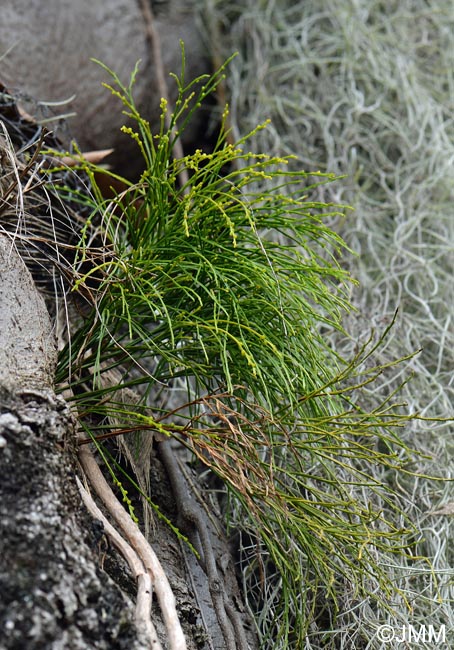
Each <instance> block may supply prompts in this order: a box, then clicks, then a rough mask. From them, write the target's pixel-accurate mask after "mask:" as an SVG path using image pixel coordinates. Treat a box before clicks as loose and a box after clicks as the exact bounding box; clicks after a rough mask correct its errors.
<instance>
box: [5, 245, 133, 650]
mask: <svg viewBox="0 0 454 650" xmlns="http://www.w3.org/2000/svg"><path fill="white" fill-rule="evenodd" d="M0 269H1V282H0V539H1V551H0V630H1V632H0V647H1V648H2V649H3V648H5V649H8V650H9V649H11V650H12V649H15V648H17V649H19V648H21V649H22V648H27V650H35V649H36V650H45V649H47V648H49V649H50V648H52V650H57V649H59V648H61V649H63V648H68V649H69V648H71V649H73V650H79V649H80V650H82V649H83V650H88V648H90V649H91V648H96V649H97V648H99V649H106V650H107V649H109V650H111V649H116V648H118V649H120V648H121V649H125V650H126V648H128V649H129V648H133V649H137V650H138V649H139V648H141V647H142V646H141V645H140V644H139V643H138V641H137V639H136V633H135V629H134V625H133V605H132V602H131V600H130V598H129V597H128V596H127V595H126V594H125V593H124V592H122V591H121V589H120V588H119V587H118V586H117V585H115V583H114V582H113V581H112V579H111V578H110V577H109V576H108V575H107V573H105V572H103V571H102V570H101V568H100V564H99V558H98V552H97V550H96V544H97V539H96V534H95V532H96V531H95V530H94V528H93V525H92V522H91V520H90V518H89V517H88V515H87V514H86V513H85V512H84V511H83V510H82V509H81V507H80V497H79V494H78V491H77V487H76V484H75V479H74V465H75V455H74V440H75V438H74V435H73V422H72V418H71V414H70V412H69V409H68V408H67V406H66V404H65V402H64V401H63V400H62V399H60V398H57V397H56V395H55V394H54V392H53V390H52V382H53V370H54V368H55V360H56V348H55V342H54V340H53V333H52V325H51V322H50V319H49V316H48V313H47V310H46V307H45V304H44V300H43V299H42V297H41V296H40V294H39V293H38V292H37V290H36V288H35V285H34V283H33V280H32V278H31V276H30V274H29V272H28V270H27V268H26V267H25V265H24V263H23V261H22V259H21V258H20V257H19V256H18V254H17V253H16V251H15V249H14V246H12V245H11V241H10V240H9V239H8V238H6V237H5V236H3V235H1V236H0Z"/></svg>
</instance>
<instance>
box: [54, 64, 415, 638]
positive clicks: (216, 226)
mask: <svg viewBox="0 0 454 650" xmlns="http://www.w3.org/2000/svg"><path fill="white" fill-rule="evenodd" d="M135 74H136V73H134V75H133V78H134V76H135ZM222 74H223V69H221V70H220V71H219V72H218V73H216V74H215V75H214V76H213V77H212V78H201V79H198V80H196V81H195V82H191V83H190V84H189V85H186V86H185V85H184V83H183V81H182V80H178V79H177V81H178V84H179V91H180V94H179V99H178V101H177V104H176V109H175V112H174V113H173V114H172V115H171V117H170V128H168V127H166V126H165V125H166V123H168V121H169V120H168V119H167V116H166V111H167V110H168V108H167V105H166V102H164V101H163V102H162V103H161V107H162V111H163V117H162V120H161V125H162V126H161V132H160V133H159V134H157V135H155V134H152V133H151V131H150V127H149V124H148V123H147V122H146V120H144V119H143V118H142V117H141V116H140V115H138V113H137V111H136V109H135V107H134V102H133V99H132V84H131V86H129V87H124V86H122V85H121V83H120V81H119V79H118V78H116V77H115V75H113V80H114V87H113V88H112V90H113V91H114V92H115V93H116V94H117V96H118V97H120V99H121V100H122V102H123V105H124V107H125V112H126V114H127V115H128V116H129V117H133V118H134V119H135V121H136V123H137V130H132V129H128V132H129V134H130V135H131V137H132V138H133V139H134V140H135V141H136V142H137V144H138V149H139V151H140V152H141V154H142V155H143V157H144V162H145V171H144V172H143V174H142V177H141V179H140V181H139V182H138V183H135V184H133V183H128V182H126V181H124V179H122V182H123V187H124V189H123V190H122V191H118V192H117V193H115V194H114V197H113V198H110V199H105V198H103V197H102V194H101V192H100V190H99V188H98V185H97V181H96V179H97V174H100V173H103V172H102V170H100V169H99V168H93V167H92V166H90V165H88V164H84V163H81V165H82V168H83V170H84V171H85V172H86V173H87V174H88V176H89V177H90V179H91V182H92V188H93V189H92V194H91V195H90V196H87V195H85V196H83V197H82V196H81V197H79V198H80V200H81V201H83V202H84V203H85V204H86V203H87V202H91V205H92V216H91V219H90V227H91V228H93V229H94V232H93V233H91V235H90V236H88V235H87V236H85V237H83V238H82V239H81V242H80V246H79V248H78V250H77V256H78V259H77V262H82V261H84V262H86V261H88V262H89V263H90V264H89V267H88V270H87V271H86V272H85V273H83V274H81V275H80V276H79V277H78V279H77V281H76V283H75V290H77V291H83V292H84V294H85V295H89V296H91V298H92V301H91V308H90V313H88V314H86V315H85V317H84V319H83V321H82V324H81V326H80V328H79V329H78V330H77V331H75V332H73V333H72V336H71V340H70V342H69V343H68V345H67V347H66V348H65V350H63V352H62V354H61V356H60V364H59V377H58V379H59V381H60V382H61V383H62V384H64V383H65V382H66V383H69V385H70V386H71V387H72V389H73V393H74V395H75V400H76V401H77V407H78V410H79V412H80V413H83V414H84V418H85V421H86V422H89V423H90V424H86V425H85V426H91V431H92V434H93V435H96V434H98V433H99V432H100V431H102V430H103V428H104V427H108V426H109V420H108V418H110V421H112V418H114V419H115V422H117V423H119V422H120V425H119V429H121V426H124V428H125V429H126V428H129V430H130V428H131V427H134V426H136V427H140V428H141V429H146V428H149V429H151V430H155V431H159V432H160V433H161V434H162V433H164V434H165V435H174V436H176V437H178V439H179V440H181V441H182V442H183V443H184V444H185V445H186V446H187V447H188V448H190V449H191V450H192V451H193V453H194V454H195V455H196V456H197V457H198V458H199V459H200V460H201V461H202V462H203V463H205V464H207V465H208V466H209V467H210V468H211V469H212V470H213V471H214V472H215V473H216V474H217V475H218V476H219V477H221V478H222V479H223V481H224V482H225V485H226V486H227V488H228V489H229V491H230V494H231V498H232V504H233V505H232V509H236V508H238V507H241V508H242V512H243V515H242V521H243V527H244V530H243V532H244V533H245V534H246V533H247V535H248V536H249V539H251V540H253V545H254V544H255V546H256V549H257V551H256V553H255V555H254V553H253V554H252V556H251V557H250V558H249V559H250V561H249V566H250V569H249V570H250V571H257V572H258V573H260V572H263V575H262V578H260V579H259V578H257V599H258V600H260V592H261V590H262V591H263V590H265V591H266V589H269V588H273V589H278V590H280V594H281V599H280V603H281V608H280V611H279V614H278V615H276V616H274V627H273V628H272V629H271V628H269V626H268V628H267V629H268V631H267V632H266V633H265V635H264V638H265V641H266V637H267V635H268V641H266V642H269V643H270V644H271V640H273V642H274V641H276V643H277V642H278V641H279V642H281V641H282V640H285V642H286V643H288V646H286V647H295V648H296V647H298V648H300V647H303V645H302V643H303V641H304V637H305V634H306V632H307V629H308V626H309V625H310V622H311V620H312V618H313V617H314V616H315V615H316V610H317V609H318V608H320V599H325V598H328V599H331V600H332V601H333V602H337V600H338V598H339V593H338V587H339V580H341V581H344V584H345V588H346V589H348V588H350V586H351V585H355V587H354V588H355V589H358V590H363V591H366V592H367V591H368V590H371V587H370V585H371V582H374V581H375V582H376V583H377V584H380V586H381V587H382V588H383V589H384V590H385V593H387V594H391V593H393V586H392V584H388V582H387V578H386V572H385V570H384V569H383V567H381V566H379V564H378V563H377V561H376V553H377V550H378V549H380V548H385V547H386V548H387V549H388V550H391V551H393V552H395V553H402V552H410V551H408V542H407V538H406V530H405V529H406V528H407V527H409V528H411V526H410V525H409V523H408V522H405V521H402V526H396V525H395V524H393V523H392V521H391V519H390V518H389V517H388V513H389V512H390V511H394V512H395V511H398V510H399V500H398V498H397V496H396V495H395V494H394V493H393V491H392V489H391V488H390V487H389V485H391V484H392V481H390V476H391V475H393V473H395V472H396V471H402V470H405V471H410V470H411V454H410V452H409V449H408V448H407V447H406V446H405V445H404V444H403V443H401V441H400V439H399V436H398V430H399V427H401V426H402V425H403V424H404V423H405V421H406V419H407V416H405V415H403V414H402V412H401V409H400V407H399V405H394V404H393V403H391V401H390V400H385V401H384V402H383V403H382V404H380V406H378V407H377V408H375V409H374V410H373V411H372V412H364V411H363V409H362V408H361V389H362V387H363V386H365V385H367V384H368V383H369V382H372V381H374V380H375V379H376V378H377V376H378V375H379V374H380V373H381V372H382V370H383V369H384V368H383V367H373V368H372V369H371V370H370V371H368V373H366V374H361V373H363V372H364V371H363V370H362V369H363V368H364V362H365V360H366V359H368V358H369V357H370V356H371V355H372V353H373V352H374V350H375V347H376V346H374V345H372V343H371V344H370V345H368V346H366V347H363V348H361V350H359V351H358V353H357V355H356V356H355V357H354V358H353V359H352V360H351V361H349V362H347V361H345V360H343V359H342V358H340V357H339V356H338V355H337V354H336V352H335V351H334V350H332V349H331V348H330V347H329V345H328V344H327V343H326V341H325V338H324V336H323V331H324V329H323V328H324V327H328V328H329V329H330V330H332V328H337V329H339V330H341V329H342V315H343V314H344V313H345V312H346V311H348V310H349V309H350V305H349V301H348V287H349V285H350V284H351V282H352V279H351V278H350V277H349V275H348V273H347V272H346V271H345V270H344V269H343V268H342V266H341V264H340V263H339V259H341V256H342V254H343V253H344V252H345V249H346V247H345V245H344V243H343V241H342V240H341V239H340V237H339V236H338V235H336V233H335V232H334V231H333V230H332V229H331V228H330V227H329V226H328V225H327V220H328V219H330V218H331V217H332V216H334V215H337V214H341V213H342V212H343V211H344V209H345V208H344V207H342V206H337V205H334V204H325V203H322V202H318V201H314V200H311V198H310V196H311V192H313V190H314V188H316V187H317V186H318V185H319V184H320V183H326V182H328V181H334V180H335V179H334V177H333V176H332V175H330V174H322V173H318V172H317V173H307V172H304V171H288V170H287V169H286V164H287V159H286V158H280V157H274V156H268V155H266V154H261V155H257V154H252V153H250V152H249V151H248V150H247V149H246V147H247V140H248V138H242V139H241V140H240V141H239V142H238V143H235V144H231V143H229V142H228V140H227V135H228V129H227V127H226V123H227V112H226V111H225V112H224V116H223V122H222V126H221V129H220V135H219V138H218V141H217V144H216V146H215V147H214V150H213V151H211V152H203V151H201V150H196V151H195V152H194V153H192V154H189V155H186V156H184V157H183V158H181V159H175V158H174V157H173V154H172V152H173V145H174V142H175V138H176V137H178V133H181V132H182V130H183V129H184V128H185V126H186V124H187V123H188V121H189V120H190V119H191V117H192V114H193V112H194V111H196V110H197V108H198V106H199V105H200V104H201V102H202V101H203V99H204V98H205V97H206V96H207V95H208V94H209V93H210V92H212V90H213V89H214V88H215V86H216V85H217V83H218V82H219V80H220V79H221V76H222ZM260 128H262V127H261V126H260V127H258V129H260ZM175 133H177V134H176V135H175ZM253 134H254V131H253V132H252V134H250V135H253ZM293 166H294V165H293ZM104 174H106V175H107V177H109V174H108V172H104ZM111 178H112V183H113V181H114V180H116V181H118V180H119V179H117V178H114V177H111ZM266 179H268V180H272V184H271V185H270V184H267V186H266V187H265V186H264V184H263V181H264V180H266ZM269 187H272V189H269ZM267 188H268V189H267ZM61 191H62V192H64V188H62V190H61ZM276 234H279V235H282V236H283V239H282V240H284V241H285V242H286V243H285V244H284V243H278V241H279V239H278V238H277V237H276ZM385 334H386V332H385ZM388 365H389V366H392V363H391V364H388ZM113 370H115V371H116V372H117V373H120V377H121V379H120V386H121V387H124V386H129V387H136V389H137V390H138V391H139V392H140V393H141V394H142V395H143V400H144V401H147V400H148V402H149V406H151V408H153V406H154V405H153V403H150V400H151V399H152V397H151V396H152V395H153V394H154V393H153V391H156V390H165V387H166V386H167V385H168V383H169V382H172V381H175V380H176V379H177V378H183V379H184V380H185V381H186V382H187V386H188V400H187V403H182V404H180V405H178V406H177V407H175V406H174V405H172V406H171V407H170V406H169V408H168V409H167V410H166V408H162V409H161V411H160V412H159V414H158V415H156V414H155V415H153V416H151V415H149V414H145V413H144V412H143V411H142V412H140V409H138V407H137V404H130V405H128V404H127V403H126V404H125V403H123V404H119V403H118V400H117V401H116V398H115V393H116V391H118V389H119V384H118V381H117V382H116V383H114V384H112V383H111V384H109V383H108V382H106V381H105V375H106V373H108V372H112V371H113ZM87 378H89V380H90V381H88V379H87ZM87 386H89V388H87ZM109 396H110V398H109ZM109 409H110V410H109ZM180 412H181V413H182V414H185V417H186V418H187V420H186V424H185V425H181V424H176V423H175V422H174V418H175V415H176V414H178V413H180ZM207 413H208V415H209V416H210V417H208V418H207ZM106 418H107V420H106ZM121 423H123V425H121ZM371 463H373V464H375V465H377V466H381V467H382V468H383V471H382V478H377V473H376V472H375V473H374V475H373V478H372V475H371V474H370V473H369V471H368V467H369V465H370V464H371ZM340 476H341V477H342V478H340ZM352 486H355V492H353V491H352V489H351V487H352ZM358 487H360V488H363V490H364V499H363V500H361V499H358V496H357V495H358ZM272 574H273V575H272ZM264 600H266V598H264ZM264 616H265V617H266V615H265V614H264ZM270 616H271V618H273V615H272V613H271V614H270V613H269V614H268V617H270ZM258 625H259V627H260V626H262V623H261V622H260V620H259V622H258ZM263 627H264V628H266V625H263ZM265 641H264V643H265ZM292 644H293V645H292ZM268 647H271V645H269V646H268Z"/></svg>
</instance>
